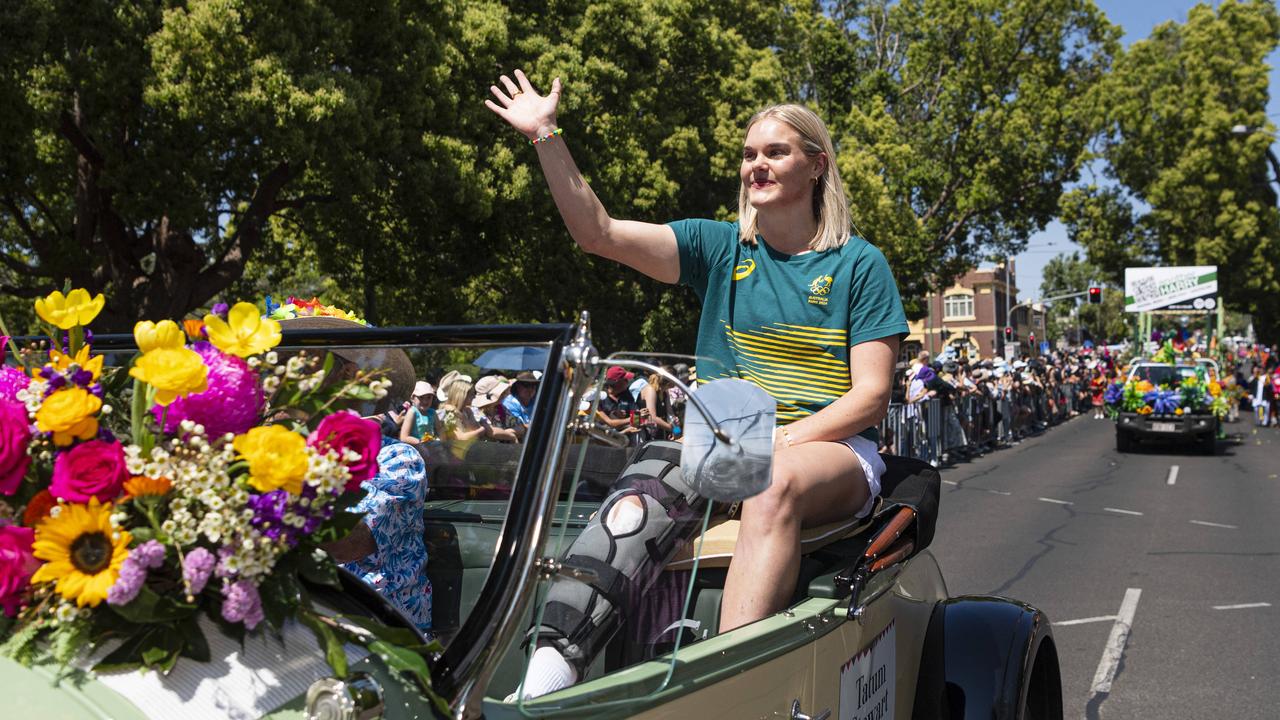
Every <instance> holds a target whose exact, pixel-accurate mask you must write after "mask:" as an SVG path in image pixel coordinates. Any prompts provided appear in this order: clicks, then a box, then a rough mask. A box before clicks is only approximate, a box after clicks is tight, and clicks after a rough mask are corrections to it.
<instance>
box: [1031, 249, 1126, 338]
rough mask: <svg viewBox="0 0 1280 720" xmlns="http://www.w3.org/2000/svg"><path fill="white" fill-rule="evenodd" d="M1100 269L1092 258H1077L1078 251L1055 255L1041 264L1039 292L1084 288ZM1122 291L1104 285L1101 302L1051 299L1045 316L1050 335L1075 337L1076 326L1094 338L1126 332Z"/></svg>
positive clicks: (1094, 281) (1100, 274)
mask: <svg viewBox="0 0 1280 720" xmlns="http://www.w3.org/2000/svg"><path fill="white" fill-rule="evenodd" d="M1103 276H1104V273H1103V272H1102V270H1101V269H1100V268H1099V267H1098V266H1097V265H1095V264H1093V263H1092V262H1090V261H1088V260H1084V259H1081V258H1080V254H1079V253H1071V254H1070V255H1065V254H1062V255H1058V256H1057V257H1055V258H1053V259H1052V260H1050V261H1049V262H1048V264H1046V265H1045V266H1044V271H1043V279H1042V281H1041V283H1040V295H1041V296H1042V297H1053V296H1055V295H1065V294H1068V293H1074V292H1083V291H1085V290H1086V289H1087V288H1088V287H1089V286H1090V285H1095V284H1098V283H1099V282H1100V278H1102V277H1103ZM1123 296H1124V293H1123V292H1121V291H1120V289H1119V288H1118V287H1110V286H1108V287H1104V288H1103V291H1102V303H1101V304H1099V305H1091V304H1089V303H1087V302H1085V301H1084V298H1074V299H1069V300H1061V301H1058V302H1054V303H1050V304H1049V306H1048V308H1049V309H1048V316H1047V318H1046V326H1047V327H1046V329H1047V331H1048V333H1049V338H1051V339H1053V338H1060V337H1068V338H1073V339H1074V338H1075V337H1076V328H1077V326H1078V327H1079V329H1080V332H1081V334H1082V337H1091V338H1093V340H1094V342H1103V341H1118V340H1120V339H1121V338H1124V337H1126V336H1127V335H1128V334H1129V327H1128V322H1127V319H1126V316H1125V314H1124V297H1123Z"/></svg>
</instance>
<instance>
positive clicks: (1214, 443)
mask: <svg viewBox="0 0 1280 720" xmlns="http://www.w3.org/2000/svg"><path fill="white" fill-rule="evenodd" d="M1200 453H1201V454H1202V455H1217V454H1218V438H1216V437H1214V434H1213V433H1209V434H1208V435H1205V436H1203V437H1201V438H1200Z"/></svg>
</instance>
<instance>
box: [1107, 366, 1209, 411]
mask: <svg viewBox="0 0 1280 720" xmlns="http://www.w3.org/2000/svg"><path fill="white" fill-rule="evenodd" d="M1221 392H1222V390H1221V387H1220V386H1219V385H1218V383H1216V382H1209V381H1207V380H1206V379H1205V375H1204V369H1203V368H1197V369H1196V374H1195V375H1192V376H1188V377H1186V378H1183V379H1182V380H1181V382H1179V383H1177V387H1171V386H1170V385H1168V384H1162V385H1161V386H1159V387H1156V386H1155V385H1153V384H1151V383H1150V382H1149V381H1147V380H1136V379H1135V380H1130V381H1128V382H1125V383H1112V384H1111V385H1110V386H1108V387H1107V389H1106V390H1105V391H1104V392H1103V395H1102V400H1103V404H1104V406H1105V407H1106V410H1107V413H1108V414H1109V415H1110V416H1111V417H1112V418H1113V419H1114V418H1115V417H1116V416H1118V415H1119V414H1120V413H1122V412H1129V413H1138V414H1139V415H1171V416H1174V417H1180V416H1182V415H1187V414H1194V413H1203V412H1207V411H1208V412H1214V413H1217V412H1218V410H1219V405H1221V403H1216V404H1215V400H1216V398H1217V397H1218V396H1219V395H1220V394H1221Z"/></svg>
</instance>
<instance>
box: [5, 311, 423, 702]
mask: <svg viewBox="0 0 1280 720" xmlns="http://www.w3.org/2000/svg"><path fill="white" fill-rule="evenodd" d="M102 306H103V297H102V295H98V296H96V297H90V296H89V294H88V293H87V292H86V291H84V290H79V289H77V290H72V291H71V292H70V293H68V294H66V295H63V294H62V293H61V292H54V293H52V294H50V295H49V296H48V297H46V298H42V299H40V300H37V301H36V312H37V314H38V315H39V316H40V318H41V319H43V320H44V321H45V322H47V323H49V324H50V326H51V327H50V328H49V331H50V342H49V345H50V346H51V349H49V350H47V351H43V350H41V349H40V347H37V346H33V347H28V348H25V349H23V350H21V351H19V352H18V353H17V359H18V360H19V361H20V363H21V364H22V366H23V368H22V369H19V368H16V367H10V366H3V367H0V607H2V608H3V611H4V612H3V617H0V640H3V645H2V646H0V652H3V653H4V654H6V655H9V656H10V657H13V658H14V659H16V660H18V661H19V662H23V663H27V664H30V663H32V662H37V661H39V662H44V661H48V660H52V661H54V662H57V663H60V664H64V665H65V664H67V663H68V662H70V661H71V660H73V659H77V658H79V657H80V654H81V652H82V650H84V649H85V648H88V649H89V655H92V656H93V657H95V658H96V663H95V665H94V668H95V669H99V670H103V669H113V670H114V669H128V668H151V669H156V670H159V671H161V672H167V671H168V670H170V669H172V668H173V667H174V665H175V663H177V662H178V661H179V659H180V658H188V659H190V660H194V661H208V660H210V659H211V658H210V656H209V655H210V653H209V646H208V642H207V640H206V638H205V637H204V635H203V631H202V630H201V624H200V623H198V620H200V619H201V618H202V617H203V618H207V619H208V620H210V621H212V623H208V622H206V623H204V625H205V626H209V625H210V624H212V625H213V626H216V627H217V628H218V629H219V630H220V631H221V632H223V633H226V634H228V635H230V636H231V637H233V638H237V639H241V640H242V639H243V638H244V636H245V634H247V633H256V632H263V631H266V630H270V631H273V632H279V631H280V630H281V628H282V626H283V625H284V624H285V623H286V622H290V621H296V622H300V623H301V624H303V625H305V626H306V627H308V628H310V629H311V630H312V631H313V633H314V634H315V636H316V638H317V640H318V641H319V643H320V647H321V648H322V650H323V652H324V654H325V657H326V660H327V661H328V662H329V663H330V665H331V666H332V667H333V670H334V672H335V673H336V674H337V675H338V676H340V677H341V676H344V675H345V674H346V655H345V653H344V650H343V646H344V644H345V643H348V642H354V643H358V644H361V645H364V646H366V647H368V649H369V650H370V651H371V652H374V653H375V654H378V655H380V656H382V657H383V659H384V660H385V661H386V662H387V663H388V665H389V666H391V667H393V668H397V669H403V670H407V671H409V673H410V675H411V676H412V677H414V679H416V680H417V681H418V683H417V684H419V685H420V686H421V689H422V690H423V691H424V692H426V693H427V694H428V696H431V693H430V678H429V673H428V671H427V666H426V663H425V661H424V660H423V654H424V653H426V652H430V651H434V650H437V649H438V646H435V645H434V644H433V645H431V646H427V645H424V644H422V643H421V641H420V640H419V638H418V635H417V634H416V633H414V632H411V631H408V630H406V629H403V628H388V627H384V626H381V625H379V624H377V623H375V622H373V621H371V620H369V619H367V618H361V617H342V616H334V615H332V614H326V613H325V612H324V611H323V610H322V609H320V608H317V607H316V606H315V605H313V603H312V599H311V597H310V593H309V592H308V587H316V586H328V587H332V588H335V589H336V588H340V581H339V574H338V569H337V566H336V565H335V563H334V561H333V560H332V559H331V558H330V556H329V555H328V554H327V553H326V552H325V550H324V549H323V548H324V546H325V544H326V543H330V542H334V541H338V540H340V539H342V538H344V537H345V536H346V535H347V533H348V532H349V531H350V530H351V529H352V528H353V527H354V526H355V525H356V524H357V523H358V522H360V520H361V518H360V516H359V515H357V514H355V513H352V512H349V510H350V508H352V507H353V506H354V505H355V504H356V503H357V502H358V501H359V499H360V498H361V496H362V493H361V492H360V489H359V486H360V483H361V482H362V481H364V480H366V479H368V478H370V477H372V476H373V475H374V474H376V473H377V471H378V468H377V460H376V457H377V453H378V450H379V446H380V440H381V438H380V432H379V429H378V425H377V424H376V423H374V422H371V421H368V420H364V419H361V418H360V417H359V416H357V415H356V414H354V413H352V412H349V411H346V410H343V409H340V408H341V407H342V405H343V404H344V403H348V402H356V401H361V400H370V399H376V398H378V397H381V396H384V395H385V394H386V392H387V388H388V386H389V384H390V383H389V381H387V380H385V379H383V378H382V377H381V375H380V374H379V373H376V372H364V371H360V372H357V373H355V374H354V376H352V375H351V374H345V375H344V374H343V373H333V372H331V370H332V369H333V365H334V362H335V359H334V356H333V355H332V354H326V355H325V357H324V358H323V360H322V359H321V358H320V357H317V356H314V355H308V354H305V353H300V354H297V355H294V356H292V357H288V358H287V359H285V358H282V357H280V356H279V355H278V354H277V353H276V351H275V350H274V347H275V346H276V345H277V344H278V343H279V342H280V338H281V333H280V325H279V323H278V322H276V321H275V320H272V319H270V318H264V317H262V315H261V313H260V312H259V310H258V308H257V307H255V306H254V305H252V304H250V303H238V304H236V305H235V306H233V307H229V308H228V307H226V306H222V307H219V308H215V309H216V310H218V312H213V313H210V314H208V315H206V316H205V317H204V318H203V319H202V320H197V321H194V322H192V321H188V322H187V323H185V324H184V326H179V325H178V324H177V323H175V322H173V321H170V320H162V321H160V322H158V323H153V322H149V321H143V322H139V323H138V324H137V325H136V326H135V328H134V338H135V340H136V343H137V347H138V349H139V354H138V355H137V356H136V357H135V358H133V360H132V362H131V363H130V364H129V366H128V367H127V368H105V367H104V358H103V357H102V356H101V355H95V354H94V353H93V349H92V334H91V333H90V332H89V331H88V330H87V328H86V326H87V325H88V324H89V323H90V322H91V321H92V320H93V319H94V317H95V316H96V315H97V314H98V312H99V311H100V310H101V308H102ZM189 340H194V341H192V342H189ZM3 346H4V347H5V349H6V350H10V349H13V347H12V346H13V343H12V342H11V341H9V338H7V337H5V338H4V341H3ZM2 357H3V356H0V358H2ZM116 407H127V408H128V409H129V412H128V413H127V417H120V415H119V413H117V412H116V410H115V408H116ZM437 702H439V700H437Z"/></svg>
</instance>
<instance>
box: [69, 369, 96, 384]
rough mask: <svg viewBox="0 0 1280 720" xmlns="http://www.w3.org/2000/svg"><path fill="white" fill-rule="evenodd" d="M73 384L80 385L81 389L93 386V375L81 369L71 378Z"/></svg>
mask: <svg viewBox="0 0 1280 720" xmlns="http://www.w3.org/2000/svg"><path fill="white" fill-rule="evenodd" d="M71 382H73V383H75V384H76V385H79V386H80V387H89V386H90V385H92V384H93V373H92V372H90V371H88V370H85V369H83V368H81V369H80V370H77V371H76V372H75V374H74V375H72V376H71Z"/></svg>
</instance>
